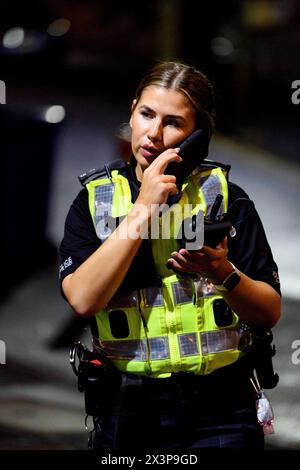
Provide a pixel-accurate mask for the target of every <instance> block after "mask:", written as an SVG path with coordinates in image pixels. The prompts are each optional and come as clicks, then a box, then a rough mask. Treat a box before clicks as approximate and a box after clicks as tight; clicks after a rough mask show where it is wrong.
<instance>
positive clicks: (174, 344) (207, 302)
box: [87, 168, 251, 378]
mask: <svg viewBox="0 0 300 470" xmlns="http://www.w3.org/2000/svg"><path fill="white" fill-rule="evenodd" d="M87 188H88V191H89V207H90V212H91V215H92V218H93V221H94V224H95V228H96V231H97V235H98V237H99V238H100V239H101V240H102V241H103V242H104V241H105V240H106V238H107V237H108V236H109V235H110V233H111V231H112V229H111V228H107V226H106V220H107V217H112V218H117V217H121V216H124V215H126V214H127V213H128V212H129V210H130V208H131V207H132V203H131V192H130V186H129V183H128V180H127V179H126V178H125V177H124V176H122V175H120V174H118V172H117V171H113V172H112V177H111V180H109V179H107V178H102V179H99V180H95V181H91V182H90V183H88V184H87ZM217 194H222V195H223V203H222V206H221V208H220V211H219V215H222V214H223V213H225V212H226V211H227V207H228V185H227V180H226V175H225V174H224V172H223V170H221V169H220V168H205V169H204V170H203V169H200V170H199V169H198V170H195V171H194V172H193V173H192V174H191V175H190V177H189V178H188V179H187V180H186V182H185V183H184V184H183V186H182V195H181V198H180V201H179V204H178V207H177V208H176V210H180V208H182V207H183V206H184V204H190V205H191V214H195V213H197V212H198V211H199V210H200V209H201V210H202V211H203V212H204V214H209V212H210V209H211V206H212V204H213V203H214V200H215V197H216V195H217ZM170 209H171V208H170ZM175 214H176V211H175ZM167 216H168V214H167V213H164V214H163V215H162V216H161V217H160V219H161V220H160V222H163V217H167ZM172 223H173V226H172V229H173V232H172V231H171V233H173V234H174V233H177V232H176V230H178V226H176V217H175V219H174V221H173V222H172ZM161 225H163V224H162V223H161ZM160 235H161V232H160ZM151 246H152V253H153V257H154V261H155V265H156V269H157V272H158V274H159V275H160V276H161V278H162V286H161V287H150V288H144V289H141V290H136V291H133V292H131V293H129V294H128V295H126V296H120V295H117V294H116V295H115V296H114V297H113V298H112V299H111V300H110V302H109V303H108V305H107V306H106V308H105V309H104V310H102V311H101V312H98V313H97V314H96V321H97V325H98V330H99V338H95V339H94V344H95V348H96V349H97V350H98V351H99V352H101V353H102V354H105V355H106V356H107V357H108V358H110V359H111V360H112V361H113V362H114V363H115V365H116V366H117V367H118V368H119V369H120V370H122V371H124V372H129V373H137V374H144V375H150V376H153V377H162V378H163V377H167V376H169V375H170V374H171V373H172V372H180V371H189V372H193V373H195V374H209V373H211V372H213V371H214V370H216V369H218V368H220V367H223V366H225V365H229V364H231V363H233V362H235V361H236V360H237V359H239V357H241V355H243V354H244V353H245V352H246V350H247V348H248V347H249V345H250V343H251V334H250V329H249V328H248V327H247V326H245V325H243V324H241V322H240V321H239V317H238V316H237V315H236V314H235V313H234V312H231V311H230V309H229V310H226V312H225V310H224V312H223V313H224V315H225V314H228V315H229V317H228V318H229V321H227V320H228V318H227V320H226V321H227V322H226V323H225V326H218V320H217V319H218V318H219V317H218V316H217V314H218V315H219V313H218V309H220V308H221V309H222V308H227V309H228V308H229V307H228V306H227V304H225V303H224V301H222V296H220V295H219V294H217V293H216V291H215V289H214V286H213V284H211V283H209V282H207V280H205V279H203V278H198V279H197V280H192V279H191V278H190V277H183V276H180V275H176V274H174V272H173V271H172V270H170V269H168V268H167V267H166V260H167V259H168V258H169V256H170V253H171V252H172V251H174V250H176V249H178V240H176V238H175V237H174V236H172V235H171V237H170V238H169V239H163V238H159V239H154V240H151ZM145 268H146V267H145ZM218 302H219V304H218V305H217V303H218ZM220 302H221V303H220ZM222 302H223V303H222ZM220 305H221V307H220ZM217 307H218V309H217ZM221 316H222V311H221ZM116 324H117V327H118V325H121V326H122V324H123V325H125V328H124V329H123V330H122V328H121V330H120V331H117V330H118V328H116Z"/></svg>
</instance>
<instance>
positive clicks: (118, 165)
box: [78, 160, 128, 186]
mask: <svg viewBox="0 0 300 470" xmlns="http://www.w3.org/2000/svg"><path fill="white" fill-rule="evenodd" d="M127 166H128V163H126V162H124V161H123V160H114V161H112V162H110V163H107V164H105V165H104V166H103V167H102V168H98V169H95V168H93V169H92V170H89V171H86V172H84V173H82V174H81V175H79V176H78V179H79V182H80V183H81V184H82V186H85V185H86V184H88V183H89V182H90V181H93V180H96V179H99V178H109V179H110V180H111V171H112V170H120V169H122V168H126V167H127Z"/></svg>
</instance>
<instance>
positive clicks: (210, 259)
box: [168, 239, 281, 328]
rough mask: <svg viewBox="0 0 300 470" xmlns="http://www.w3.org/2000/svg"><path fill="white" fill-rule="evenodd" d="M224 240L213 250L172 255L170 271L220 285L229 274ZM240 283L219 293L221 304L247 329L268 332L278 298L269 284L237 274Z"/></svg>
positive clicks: (276, 317) (277, 308)
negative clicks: (265, 330)
mask: <svg viewBox="0 0 300 470" xmlns="http://www.w3.org/2000/svg"><path fill="white" fill-rule="evenodd" d="M227 252H228V250H227V240H226V239H225V240H224V241H223V242H222V243H220V245H219V246H218V247H217V248H215V249H214V248H210V247H207V246H204V247H203V248H202V249H201V250H199V251H197V252H194V253H193V252H189V251H187V250H185V249H181V250H179V252H174V253H172V258H170V259H169V260H168V261H169V262H170V264H171V265H172V267H173V268H175V269H177V270H179V271H183V272H196V273H198V274H200V275H202V276H204V277H206V278H208V279H209V280H210V281H211V282H212V283H213V284H216V285H218V284H222V283H223V281H224V280H225V279H226V277H227V276H228V275H229V274H230V273H231V272H232V269H233V268H232V264H231V263H230V262H229V261H228V260H227ZM240 277H241V280H240V282H239V283H238V284H237V285H236V287H234V289H233V290H231V291H228V292H221V295H222V296H223V297H224V300H225V301H226V302H227V303H228V305H230V307H231V308H232V309H233V310H234V311H235V312H236V313H237V314H238V315H239V316H240V318H241V320H242V321H244V322H245V323H247V324H248V325H256V326H264V327H267V328H272V327H273V326H274V325H275V324H276V323H277V321H278V320H279V317H280V305H281V301H280V295H279V294H278V292H276V291H275V289H273V287H271V286H270V285H269V284H267V283H266V282H263V281H257V280H253V279H251V278H250V277H248V276H246V275H245V274H243V273H240Z"/></svg>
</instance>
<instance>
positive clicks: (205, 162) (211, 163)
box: [201, 158, 231, 175]
mask: <svg viewBox="0 0 300 470" xmlns="http://www.w3.org/2000/svg"><path fill="white" fill-rule="evenodd" d="M201 166H202V167H203V166H204V167H206V168H217V167H220V168H223V170H225V172H226V174H227V175H228V174H229V172H230V169H231V165H228V164H227V163H222V162H216V161H214V160H208V159H207V158H206V159H205V160H203V162H202V163H201Z"/></svg>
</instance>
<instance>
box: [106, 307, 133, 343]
mask: <svg viewBox="0 0 300 470" xmlns="http://www.w3.org/2000/svg"><path fill="white" fill-rule="evenodd" d="M108 320H109V326H110V330H111V334H112V336H113V337H114V338H128V336H129V325H128V321H127V315H126V313H125V312H124V310H112V311H111V312H109V317H108Z"/></svg>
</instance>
